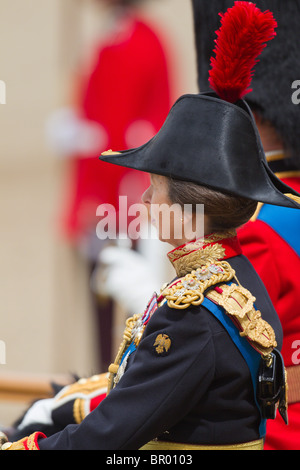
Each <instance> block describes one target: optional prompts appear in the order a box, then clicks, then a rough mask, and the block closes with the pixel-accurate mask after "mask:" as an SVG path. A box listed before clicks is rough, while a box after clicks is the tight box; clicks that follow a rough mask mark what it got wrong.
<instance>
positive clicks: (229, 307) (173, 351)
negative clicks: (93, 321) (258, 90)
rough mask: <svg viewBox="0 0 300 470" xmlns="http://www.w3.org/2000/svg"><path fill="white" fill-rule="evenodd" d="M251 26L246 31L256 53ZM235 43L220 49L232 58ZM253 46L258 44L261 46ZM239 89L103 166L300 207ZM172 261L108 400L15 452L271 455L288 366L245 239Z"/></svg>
mask: <svg viewBox="0 0 300 470" xmlns="http://www.w3.org/2000/svg"><path fill="white" fill-rule="evenodd" d="M248 11H249V15H248ZM245 12H246V13H247V14H246V16H245V15H244V13H245ZM226 15H227V21H229V23H230V20H231V19H232V18H234V19H235V21H236V23H237V24H240V21H242V20H241V18H243V21H244V20H245V18H249V17H251V18H253V16H254V18H257V19H259V23H260V26H261V28H260V29H262V32H264V30H265V29H266V28H265V26H267V30H268V37H267V38H266V39H265V40H264V41H267V40H269V39H270V38H272V37H273V35H274V31H273V29H274V21H273V18H272V15H271V14H267V15H262V14H261V12H260V11H259V10H258V9H256V7H255V6H254V5H253V4H252V3H249V2H236V3H235V6H234V7H233V8H232V9H231V10H230V11H229V12H228V13H227V14H226ZM240 15H241V16H240ZM224 23H225V18H224ZM224 23H223V26H224ZM250 23H251V22H250ZM251 24H252V23H251ZM251 24H249V25H247V27H246V28H244V29H245V30H246V39H247V41H245V38H244V42H245V43H247V47H248V45H249V42H250V48H251V37H252V36H253V35H254V33H253V30H251ZM252 26H253V25H252ZM248 28H249V31H248ZM255 31H256V30H255ZM234 33H236V28H235V29H234ZM221 36H222V35H221V34H220V35H219V37H218V41H220V38H221ZM226 37H227V36H226V34H225V35H223V39H222V41H221V43H222V47H220V50H224V49H225V52H228V51H229V50H231V46H230V44H227V43H226ZM263 37H264V34H263ZM249 38H250V41H249ZM264 41H263V42H264ZM253 42H254V43H255V44H253V47H254V46H255V45H256V37H254V38H253ZM254 49H255V51H256V47H254ZM242 53H243V51H239V57H240V56H241V55H242ZM235 59H236V58H235V57H233V58H232V60H235ZM250 62H251V63H250V69H251V68H252V65H253V62H252V61H250ZM244 65H245V64H244ZM237 69H238V67H234V70H235V71H237ZM216 70H217V69H215V71H216ZM250 75H251V74H250ZM219 78H222V77H219ZM219 82H220V83H221V84H222V83H223V82H224V81H222V79H220V80H219ZM229 85H230V84H229ZM229 85H228V83H224V87H223V88H224V90H223V92H224V93H223V92H222V95H225V96H226V92H227V91H230V94H231V96H233V95H232V93H231V92H232V87H229ZM245 86H246V87H248V83H247V85H245ZM217 88H218V89H219V87H217ZM233 88H234V87H233ZM214 89H215V88H214ZM221 91H222V90H221ZM233 91H235V90H233ZM240 92H246V90H240V91H239V93H238V94H236V93H234V96H235V98H234V102H233V101H230V100H227V99H224V98H220V96H219V95H218V94H215V93H211V92H208V93H201V94H199V95H186V96H183V97H180V98H179V99H178V100H177V102H176V103H175V104H174V106H173V107H172V109H171V111H170V113H169V115H168V118H167V119H166V121H165V123H164V125H163V127H162V128H161V130H160V132H159V133H158V134H157V135H156V136H155V137H154V138H153V139H151V140H150V141H149V142H147V143H146V144H145V145H142V146H141V147H139V148H136V149H131V150H128V151H121V152H112V151H108V152H106V153H105V154H102V156H101V159H103V160H104V161H107V162H109V163H112V164H115V165H121V166H125V167H129V168H134V169H136V170H141V171H146V172H149V173H154V174H158V175H163V176H167V177H169V178H175V179H180V180H184V181H186V182H187V183H186V184H187V185H188V184H189V183H190V182H194V183H196V184H198V185H202V186H207V187H209V188H211V189H213V190H215V191H219V192H224V193H226V194H227V193H228V192H229V193H230V194H232V195H234V196H236V197H237V196H239V197H243V198H246V199H247V200H248V199H250V200H252V201H256V202H264V203H266V204H273V205H281V206H285V207H290V208H294V209H299V208H300V195H299V193H297V192H296V191H294V190H293V189H292V188H290V187H288V186H287V185H285V184H283V183H282V182H281V181H280V180H278V179H277V178H276V177H275V175H274V174H273V173H272V172H271V170H270V169H269V168H268V165H267V162H266V159H265V155H264V151H263V148H262V144H261V141H260V138H259V135H258V131H257V128H256V126H255V122H254V119H253V116H252V113H251V111H250V109H249V107H248V105H247V104H246V102H245V101H244V100H242V99H240V97H241V96H243V94H244V93H240ZM231 99H232V98H231ZM236 99H237V101H235V100H236ZM245 161H247V165H245ZM169 259H170V260H171V261H172V263H173V265H174V267H175V269H176V273H177V276H178V278H176V279H175V280H173V281H172V283H171V284H170V285H168V286H166V287H165V288H163V290H162V292H161V293H160V295H159V297H158V298H157V299H156V298H155V297H153V298H152V299H151V302H150V304H149V305H148V307H147V309H146V311H145V312H144V314H141V315H138V316H137V317H133V318H132V319H129V320H128V322H127V327H126V330H125V332H124V341H123V343H122V345H121V347H120V350H119V352H118V355H117V358H116V361H115V364H113V365H112V366H111V367H110V382H109V383H110V386H109V394H108V396H107V397H106V398H105V399H104V400H103V401H102V402H101V403H100V404H99V405H98V406H97V407H96V408H95V409H94V410H93V411H91V412H90V413H88V414H87V415H86V417H85V418H84V419H83V421H82V422H81V424H73V425H72V424H71V425H69V426H67V427H66V428H65V429H64V430H62V431H61V432H59V433H57V434H55V435H53V436H50V437H49V438H44V436H42V435H40V434H34V435H33V436H30V437H29V438H25V439H23V440H22V441H21V442H19V443H14V444H12V445H10V444H8V445H7V446H6V447H8V448H10V449H13V448H16V447H17V448H30V449H32V448H36V449H38V448H40V449H41V450H50V449H53V450H58V449H66V450H67V449H68V450H71V449H74V450H77V449H99V450H100V449H103V450H132V449H157V450H159V449H174V448H175V449H203V448H209V449H215V448H217V449H221V448H224V446H227V447H226V448H227V449H228V448H234V449H237V448H243V449H261V448H262V445H263V437H264V434H265V419H266V418H269V417H272V418H273V417H274V416H273V410H274V409H275V407H272V406H271V407H270V405H269V403H270V404H271V405H272V404H273V405H275V403H276V404H277V403H278V404H279V408H278V409H279V411H280V414H281V415H282V416H283V418H284V420H285V421H286V409H285V404H286V402H285V397H284V395H283V393H284V390H285V385H284V367H283V365H282V364H281V361H280V355H277V353H276V354H275V349H274V348H276V347H277V348H279V349H280V348H281V345H282V330H281V326H280V322H279V319H278V317H277V314H276V312H275V310H274V308H273V306H272V304H271V301H270V299H269V296H268V294H267V292H266V290H265V288H264V286H263V284H262V282H261V281H260V279H259V278H258V276H257V274H256V273H255V271H254V270H253V268H252V267H251V265H250V263H249V262H248V260H247V259H246V258H245V257H244V256H243V255H242V252H241V249H240V246H239V243H238V241H237V238H236V233H235V232H234V233H233V232H232V231H230V233H226V234H224V233H223V234H219V233H213V234H211V235H210V236H208V237H206V238H205V239H204V240H203V239H202V240H195V241H193V242H191V243H189V244H187V245H184V246H181V247H178V248H176V249H174V250H173V251H172V252H170V253H169ZM270 275H272V273H270ZM138 287H139V286H136V288H137V289H138ZM156 302H157V308H155V307H156ZM277 366H278V367H277ZM278 371H279V372H278ZM274 379H275V380H274ZM276 379H278V384H277V386H274V384H276V382H277V380H276ZM273 395H274V396H273ZM76 403H78V402H77V401H76ZM83 408H84V407H83ZM76 410H77V411H78V408H76ZM79 410H82V407H81V404H80V403H79ZM83 414H84V413H83ZM76 416H78V413H76ZM228 446H229V447H228Z"/></svg>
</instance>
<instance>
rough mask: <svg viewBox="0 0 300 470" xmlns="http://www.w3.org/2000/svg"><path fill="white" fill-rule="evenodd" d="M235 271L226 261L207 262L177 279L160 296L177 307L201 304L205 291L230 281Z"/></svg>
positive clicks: (172, 306)
mask: <svg viewBox="0 0 300 470" xmlns="http://www.w3.org/2000/svg"><path fill="white" fill-rule="evenodd" d="M234 276H235V271H234V269H232V267H231V266H230V264H229V263H227V262H226V261H216V262H215V263H213V264H212V263H207V264H206V265H204V266H201V267H200V268H198V269H196V270H194V271H192V272H191V273H189V274H187V275H186V276H184V277H181V278H179V279H176V281H174V282H173V283H172V284H170V285H169V286H167V287H166V288H164V289H163V290H162V292H161V295H160V298H164V299H166V301H167V303H168V306H169V307H170V308H175V309H180V310H182V309H186V308H188V307H190V306H191V305H196V306H197V305H200V304H201V303H202V302H203V300H204V292H205V291H206V290H207V289H209V288H211V287H213V286H215V285H217V284H220V283H224V282H229V281H231V280H232V279H233V278H234Z"/></svg>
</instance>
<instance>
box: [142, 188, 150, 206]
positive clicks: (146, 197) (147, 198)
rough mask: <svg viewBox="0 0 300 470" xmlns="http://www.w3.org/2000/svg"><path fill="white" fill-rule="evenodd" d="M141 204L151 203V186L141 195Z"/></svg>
mask: <svg viewBox="0 0 300 470" xmlns="http://www.w3.org/2000/svg"><path fill="white" fill-rule="evenodd" d="M142 202H143V203H144V204H150V203H151V186H149V188H147V189H146V191H145V192H144V194H143V195H142Z"/></svg>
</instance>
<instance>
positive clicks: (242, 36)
mask: <svg viewBox="0 0 300 470" xmlns="http://www.w3.org/2000/svg"><path fill="white" fill-rule="evenodd" d="M220 16H221V18H222V20H221V27H220V29H219V30H218V31H217V33H216V34H217V39H216V40H215V43H216V47H215V49H214V52H215V54H216V56H215V58H214V57H213V58H212V59H211V65H212V68H211V70H210V73H209V83H210V86H211V88H212V89H213V90H214V91H215V92H216V93H217V95H218V96H219V97H220V98H222V99H223V100H225V101H229V102H230V103H236V101H238V100H239V99H241V98H243V97H244V96H245V95H246V94H247V93H250V91H252V90H251V89H250V88H249V86H250V84H251V80H252V77H253V74H254V70H253V69H254V67H255V65H256V63H257V62H258V61H259V60H258V59H257V57H258V56H259V55H260V54H261V53H262V51H263V49H264V48H265V47H266V45H267V44H266V43H267V42H268V41H270V40H271V39H273V38H274V37H275V36H276V32H275V28H276V27H277V22H276V20H275V19H274V16H273V14H272V13H271V12H270V11H266V12H262V11H261V10H259V8H257V7H256V5H254V4H253V3H249V2H245V1H237V2H235V3H234V6H233V7H232V8H229V9H228V10H227V12H226V13H224V14H223V13H220Z"/></svg>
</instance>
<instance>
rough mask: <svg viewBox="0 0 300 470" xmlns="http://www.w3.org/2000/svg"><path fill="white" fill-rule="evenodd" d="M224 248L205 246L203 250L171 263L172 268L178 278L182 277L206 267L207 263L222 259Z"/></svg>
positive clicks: (216, 245)
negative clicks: (197, 268) (196, 269)
mask: <svg viewBox="0 0 300 470" xmlns="http://www.w3.org/2000/svg"><path fill="white" fill-rule="evenodd" d="M224 256H225V248H223V247H222V245H220V244H218V243H216V244H214V245H212V246H207V247H206V248H203V250H199V249H198V250H197V251H194V252H192V253H190V254H188V255H186V256H184V257H182V258H179V259H177V260H174V261H173V266H174V268H175V270H176V274H177V276H178V277H181V276H184V275H185V274H186V273H190V272H191V271H193V270H194V269H195V268H196V267H199V266H203V265H206V264H207V263H213V262H214V261H217V260H219V259H222V258H224Z"/></svg>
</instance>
